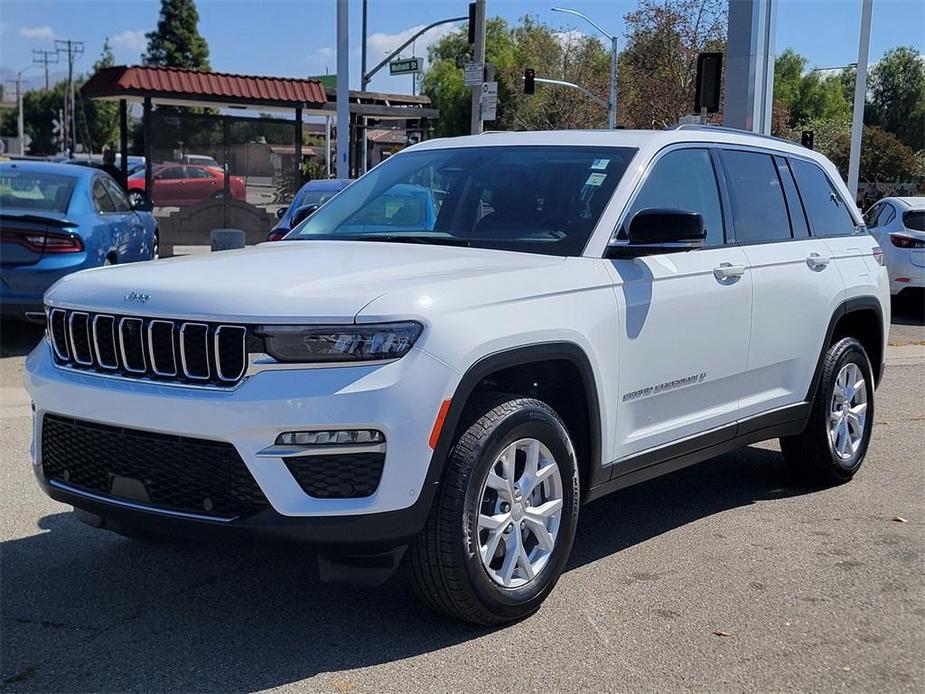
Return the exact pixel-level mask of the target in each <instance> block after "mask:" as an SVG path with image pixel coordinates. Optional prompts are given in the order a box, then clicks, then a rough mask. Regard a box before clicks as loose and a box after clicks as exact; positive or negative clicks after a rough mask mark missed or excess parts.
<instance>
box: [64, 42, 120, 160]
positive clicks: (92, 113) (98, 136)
mask: <svg viewBox="0 0 925 694" xmlns="http://www.w3.org/2000/svg"><path fill="white" fill-rule="evenodd" d="M115 64H116V59H115V57H114V56H113V54H112V47H111V46H110V44H109V38H108V37H107V38H106V40H105V41H103V51H102V53H100V57H99V59H98V60H97V61H96V62H95V63H94V64H93V72H99V71H100V70H102V69H103V68H107V67H112V66H113V65H115ZM83 82H84V79H83V78H80V79H79V81H78V83H77V86H76V87H75V93H76V94H77V128H78V139H79V140H80V141H81V142H82V143H83V145H84V148H85V149H86V150H88V151H91V152H101V151H102V150H103V148H104V147H106V146H109V147H116V148H117V147H118V139H119V105H118V104H117V103H115V102H114V101H101V100H91V99H84V98H83V97H82V96H81V95H80V86H81V85H82V84H83Z"/></svg>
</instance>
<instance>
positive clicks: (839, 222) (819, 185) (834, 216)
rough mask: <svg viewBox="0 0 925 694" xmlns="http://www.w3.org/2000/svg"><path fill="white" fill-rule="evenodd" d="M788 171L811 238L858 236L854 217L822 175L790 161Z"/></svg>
mask: <svg viewBox="0 0 925 694" xmlns="http://www.w3.org/2000/svg"><path fill="white" fill-rule="evenodd" d="M790 167H791V169H793V175H794V177H795V178H796V181H797V188H799V190H800V198H801V199H802V200H803V207H804V208H805V209H806V216H807V218H808V219H809V228H810V231H811V232H812V234H813V236H849V235H851V234H854V233H856V232H857V225H856V223H855V221H854V217H853V216H852V215H851V213H850V212H849V211H848V207H847V205H845V201H844V200H843V199H842V197H841V195H839V194H838V191H836V190H835V187H834V186H833V185H832V183H831V181H829V177H828V176H826V174H825V171H823V170H822V169H821V168H819V167H818V166H817V165H816V164H814V163H812V162H808V161H805V160H803V159H791V160H790Z"/></svg>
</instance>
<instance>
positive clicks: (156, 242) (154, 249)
mask: <svg viewBox="0 0 925 694" xmlns="http://www.w3.org/2000/svg"><path fill="white" fill-rule="evenodd" d="M160 257H161V244H160V236H159V235H158V233H157V232H156V231H155V232H154V238H152V239H151V260H157V259H158V258H160Z"/></svg>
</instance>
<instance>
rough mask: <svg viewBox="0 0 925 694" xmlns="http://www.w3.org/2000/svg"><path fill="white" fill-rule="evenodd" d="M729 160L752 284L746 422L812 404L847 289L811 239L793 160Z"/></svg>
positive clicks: (727, 155) (749, 153) (727, 151)
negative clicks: (826, 342) (809, 397)
mask: <svg viewBox="0 0 925 694" xmlns="http://www.w3.org/2000/svg"><path fill="white" fill-rule="evenodd" d="M722 160H723V169H724V172H725V176H726V182H727V185H728V186H729V193H730V198H731V201H732V210H733V220H734V224H735V235H736V241H737V243H738V244H739V245H740V246H741V248H742V250H743V251H744V253H745V255H746V257H747V258H748V264H749V267H750V271H751V273H752V278H753V280H752V281H753V298H752V318H751V325H750V329H749V335H750V338H749V349H748V369H747V375H746V378H745V380H744V385H743V393H742V398H741V400H740V408H741V417H742V418H743V419H746V418H748V417H751V416H754V415H757V414H759V413H764V412H767V411H770V410H774V409H778V408H780V407H784V406H786V405H792V404H795V403H799V402H801V401H803V399H804V398H805V397H806V393H807V390H808V387H809V383H810V379H811V377H812V373H813V371H814V369H815V367H816V363H817V361H818V358H819V354H820V351H821V349H822V341H823V339H824V337H825V334H826V330H827V328H828V325H829V319H830V318H831V316H832V312H833V310H834V308H835V306H836V305H837V304H838V302H839V300H840V299H841V297H842V295H843V292H844V283H843V281H842V278H841V276H840V274H839V271H838V269H837V268H836V267H835V264H834V263H833V262H832V252H831V250H830V249H829V247H828V246H827V245H826V243H825V241H824V240H822V239H821V238H814V237H813V236H811V235H810V228H809V225H808V223H807V219H806V215H805V213H804V210H803V207H802V205H801V203H800V198H799V195H798V193H797V189H796V186H795V184H794V179H793V176H792V174H791V170H790V167H789V164H788V161H787V159H785V158H782V157H779V156H775V155H774V154H773V153H771V152H766V151H762V150H758V149H751V148H743V149H739V148H724V149H723V150H722Z"/></svg>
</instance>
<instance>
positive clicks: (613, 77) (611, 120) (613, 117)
mask: <svg viewBox="0 0 925 694" xmlns="http://www.w3.org/2000/svg"><path fill="white" fill-rule="evenodd" d="M552 11H553V12H565V13H566V14H573V15H575V16H576V17H581V18H582V19H583V20H585V21H586V22H587V23H588V24H590V25H591V26H593V27H594V28H595V29H597V30H598V31H599V32H601V33H602V34H603V35H604V36H606V37H607V38H608V39H610V100H609V102H608V103H607V127H608V128H610V129H611V130H613V129H614V128H616V127H617V37H616V35H614V34H611V33H609V32H607V31H604V29H603V28H602V27H601V25H600V24H598V23H597V22H595V21H594V20H593V19H591V18H590V17H588V16H587V15H586V14H582V13H581V12H579V11H578V10H570V9H568V8H567V7H553V8H552Z"/></svg>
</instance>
